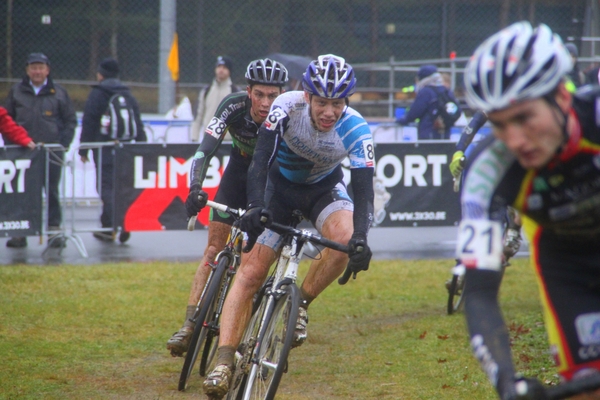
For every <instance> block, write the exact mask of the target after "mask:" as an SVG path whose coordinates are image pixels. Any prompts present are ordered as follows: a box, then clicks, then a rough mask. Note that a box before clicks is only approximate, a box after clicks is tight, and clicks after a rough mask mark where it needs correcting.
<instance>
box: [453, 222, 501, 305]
mask: <svg viewBox="0 0 600 400" xmlns="http://www.w3.org/2000/svg"><path fill="white" fill-rule="evenodd" d="M506 231H507V228H505V229H504V234H505V235H506ZM509 265H510V263H509V262H508V260H506V261H503V262H502V266H501V268H500V273H501V274H502V277H504V271H505V270H506V267H508V266H509ZM465 272H466V268H465V266H464V265H463V264H462V263H458V264H457V265H455V266H454V267H453V268H452V278H451V280H450V283H449V285H448V286H447V289H448V302H447V305H446V312H447V313H448V315H452V314H454V313H457V312H459V311H461V310H462V308H463V306H464V300H465V298H464V292H465Z"/></svg>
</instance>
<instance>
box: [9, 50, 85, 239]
mask: <svg viewBox="0 0 600 400" xmlns="http://www.w3.org/2000/svg"><path fill="white" fill-rule="evenodd" d="M25 72H26V75H25V77H23V80H22V81H21V82H20V83H16V84H14V85H13V86H12V87H11V89H10V91H9V93H8V98H7V100H6V111H7V112H8V114H9V115H10V116H11V117H12V118H13V119H14V120H15V122H16V123H17V124H19V125H21V126H22V127H23V128H25V130H26V131H27V132H28V133H29V136H30V137H31V139H33V140H34V141H35V142H37V143H46V144H51V143H52V144H60V145H62V146H63V147H64V148H65V150H68V149H69V146H70V145H71V141H72V140H73V136H74V135H75V127H76V126H77V116H76V115H75V109H74V108H73V104H72V103H71V99H70V98H69V95H68V93H67V91H66V90H65V89H64V88H63V87H62V86H60V85H58V84H56V83H54V82H53V81H52V78H51V77H50V61H49V60H48V57H46V55H45V54H43V53H31V54H30V55H29V56H28V57H27V64H26V67H25ZM8 143H9V144H10V143H12V142H11V141H10V140H9V141H8ZM63 160H64V151H63V150H54V149H52V151H51V153H50V163H49V165H48V168H49V171H48V187H47V188H46V194H47V198H48V230H49V231H50V232H52V231H58V230H60V225H61V223H62V211H61V206H60V197H59V196H60V194H59V189H58V185H59V184H60V179H61V174H62V165H63ZM49 244H50V246H51V247H57V248H60V247H65V246H66V241H65V240H64V238H55V239H54V240H50V242H49ZM6 246H7V247H16V248H19V247H26V246H27V238H26V237H24V236H23V237H13V238H11V239H10V240H9V241H7V242H6Z"/></svg>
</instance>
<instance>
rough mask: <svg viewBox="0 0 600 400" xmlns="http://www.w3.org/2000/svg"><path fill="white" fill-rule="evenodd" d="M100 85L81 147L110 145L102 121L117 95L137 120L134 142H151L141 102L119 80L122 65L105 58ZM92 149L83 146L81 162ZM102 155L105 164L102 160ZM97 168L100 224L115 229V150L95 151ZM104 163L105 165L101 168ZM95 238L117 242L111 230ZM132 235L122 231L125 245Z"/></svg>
mask: <svg viewBox="0 0 600 400" xmlns="http://www.w3.org/2000/svg"><path fill="white" fill-rule="evenodd" d="M96 79H97V80H98V82H99V83H98V84H97V85H94V86H92V91H91V92H90V95H89V97H88V99H87V101H86V103H85V108H84V111H83V119H82V121H81V143H89V142H110V141H114V140H115V139H114V138H112V137H111V136H110V135H109V134H107V132H105V129H104V130H103V126H102V120H103V117H104V116H105V113H106V110H107V109H108V106H109V102H110V99H111V97H112V96H113V95H115V94H119V95H122V96H123V97H125V98H126V100H127V101H128V102H129V104H131V107H132V109H133V112H134V117H135V118H134V119H135V132H136V136H135V137H133V138H132V139H133V140H135V141H136V142H145V141H146V140H147V137H146V133H145V131H144V124H143V122H142V119H141V114H140V108H139V104H138V102H137V100H136V99H135V97H133V95H132V94H131V91H130V90H129V88H128V87H127V86H125V85H123V83H122V82H121V81H120V80H119V64H118V62H117V61H116V60H115V59H112V58H105V59H104V60H102V62H101V63H100V65H99V67H98V72H97V73H96ZM88 153H89V148H86V147H85V146H83V149H81V150H79V156H80V157H81V161H82V162H84V163H86V162H88V161H89V159H88ZM100 153H101V155H102V160H100ZM93 155H94V164H95V165H96V170H97V168H98V165H101V172H102V173H101V176H100V179H98V181H99V182H98V183H97V185H96V187H97V189H98V192H99V193H100V195H101V199H102V204H103V207H102V215H101V216H100V222H101V224H102V228H113V202H114V190H113V187H114V160H113V157H112V154H111V147H110V146H104V147H102V151H101V152H99V151H98V150H97V149H94V151H93ZM100 163H101V164H100ZM94 237H95V238H97V239H100V240H103V241H110V242H112V241H113V240H114V232H112V231H109V230H108V229H103V230H101V231H97V232H94ZM129 237H130V233H129V232H126V231H122V232H121V234H120V235H119V241H120V242H121V243H124V242H126V241H127V240H129Z"/></svg>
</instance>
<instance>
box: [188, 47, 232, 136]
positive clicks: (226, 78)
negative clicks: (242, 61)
mask: <svg viewBox="0 0 600 400" xmlns="http://www.w3.org/2000/svg"><path fill="white" fill-rule="evenodd" d="M232 68H233V63H232V61H231V59H230V58H229V57H225V56H219V57H217V65H216V66H215V79H213V81H212V84H211V85H210V87H208V88H204V89H202V90H200V94H199V95H198V110H197V112H196V119H194V122H192V127H191V128H190V129H191V132H190V137H191V140H192V141H193V142H197V141H199V140H200V132H203V131H204V130H205V129H206V126H207V125H208V122H209V121H210V120H211V118H212V117H213V115H214V114H215V111H217V107H218V106H219V104H220V103H221V100H223V98H224V97H225V96H227V95H228V94H231V93H234V92H238V91H240V89H239V88H238V87H237V86H235V85H234V84H233V83H232V82H231V70H232Z"/></svg>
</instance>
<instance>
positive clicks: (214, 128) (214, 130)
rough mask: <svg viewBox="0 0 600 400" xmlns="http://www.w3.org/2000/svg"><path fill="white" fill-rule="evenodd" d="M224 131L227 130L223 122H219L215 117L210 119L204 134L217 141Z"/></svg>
mask: <svg viewBox="0 0 600 400" xmlns="http://www.w3.org/2000/svg"><path fill="white" fill-rule="evenodd" d="M225 129H227V125H225V122H223V121H221V120H220V119H219V118H217V117H212V119H211V120H210V122H209V123H208V125H207V126H206V131H205V133H208V134H209V135H210V136H212V137H214V138H215V139H218V138H220V137H221V135H223V133H225Z"/></svg>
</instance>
